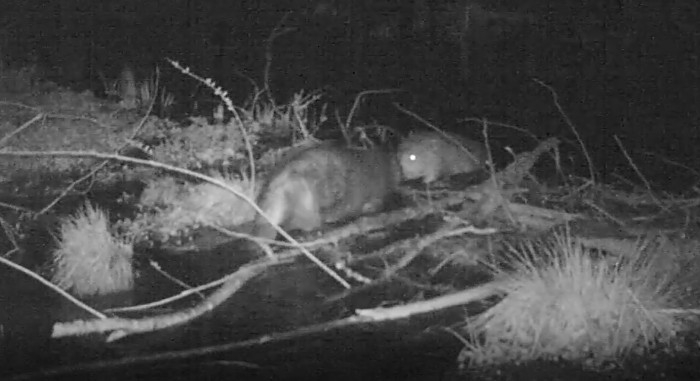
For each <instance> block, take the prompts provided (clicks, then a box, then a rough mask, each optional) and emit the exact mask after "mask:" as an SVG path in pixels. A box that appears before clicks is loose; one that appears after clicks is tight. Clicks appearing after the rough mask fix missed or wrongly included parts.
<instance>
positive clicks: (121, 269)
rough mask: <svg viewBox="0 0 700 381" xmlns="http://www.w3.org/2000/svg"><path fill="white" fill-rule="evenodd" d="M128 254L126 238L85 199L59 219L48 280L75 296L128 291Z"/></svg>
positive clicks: (129, 247) (130, 268)
mask: <svg viewBox="0 0 700 381" xmlns="http://www.w3.org/2000/svg"><path fill="white" fill-rule="evenodd" d="M132 256H133V248H132V244H131V242H130V240H128V239H125V238H123V237H119V236H118V235H116V234H115V233H114V232H113V231H112V229H111V228H110V222H109V217H108V215H107V213H106V212H105V211H103V210H102V209H100V208H98V207H93V206H92V205H90V204H89V203H88V204H86V205H85V206H84V207H83V208H81V209H80V210H78V211H77V212H76V213H75V214H74V215H72V216H69V217H66V218H64V219H63V221H62V222H61V229H60V235H59V242H58V247H57V248H56V249H55V250H54V252H53V257H54V263H53V264H54V265H53V276H52V281H53V283H54V284H56V285H57V286H59V287H61V288H63V289H66V290H70V291H71V292H72V293H74V294H75V295H78V296H93V295H105V294H110V293H115V292H120V291H128V290H130V289H131V287H132V286H133V283H134V270H133V265H132Z"/></svg>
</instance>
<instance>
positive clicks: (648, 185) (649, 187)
mask: <svg viewBox="0 0 700 381" xmlns="http://www.w3.org/2000/svg"><path fill="white" fill-rule="evenodd" d="M613 138H614V139H615V142H617V145H618V146H619V147H620V150H621V151H622V154H623V155H625V158H626V159H627V161H628V162H629V163H630V166H631V167H632V169H634V172H635V173H636V174H637V176H639V178H640V179H641V180H642V182H643V183H644V186H645V187H646V188H647V192H649V196H651V199H652V200H654V202H656V205H657V206H659V207H661V208H664V206H663V205H661V202H660V201H659V200H658V199H657V198H656V197H655V196H654V192H653V191H652V190H651V184H649V181H647V179H646V177H644V175H643V174H642V172H641V171H640V170H639V168H638V167H637V165H636V164H634V161H633V160H632V158H631V157H630V155H629V154H628V153H627V150H626V149H625V146H623V145H622V141H620V138H618V137H617V135H613Z"/></svg>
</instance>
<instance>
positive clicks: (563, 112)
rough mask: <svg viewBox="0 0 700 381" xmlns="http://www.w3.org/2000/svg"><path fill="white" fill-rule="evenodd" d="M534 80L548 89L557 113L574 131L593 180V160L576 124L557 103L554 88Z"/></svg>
mask: <svg viewBox="0 0 700 381" xmlns="http://www.w3.org/2000/svg"><path fill="white" fill-rule="evenodd" d="M534 81H535V82H536V83H537V84H539V85H540V86H543V87H544V88H546V89H547V90H549V92H550V93H551V94H552V99H553V100H554V105H555V106H556V108H557V110H558V111H559V114H561V116H562V117H563V118H564V121H565V122H566V124H567V125H568V126H569V127H570V128H571V130H572V131H573V132H574V135H575V136H576V139H577V140H578V143H579V145H580V146H581V150H583V154H584V155H586V160H587V161H588V172H589V176H590V177H591V181H594V182H595V168H594V166H593V160H592V159H591V155H589V154H588V149H587V148H586V145H585V144H584V143H583V139H582V138H581V135H579V133H578V130H577V129H576V126H575V125H574V123H573V122H572V121H571V119H570V118H569V116H568V115H567V114H566V112H565V111H564V108H563V107H562V105H561V104H560V103H559V95H558V94H557V92H556V91H554V89H553V88H552V87H551V86H549V85H547V84H546V83H544V82H542V81H540V80H539V79H537V78H535V79H534Z"/></svg>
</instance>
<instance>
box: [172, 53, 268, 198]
mask: <svg viewBox="0 0 700 381" xmlns="http://www.w3.org/2000/svg"><path fill="white" fill-rule="evenodd" d="M166 60H167V61H168V62H170V64H171V65H173V66H174V67H175V68H176V69H178V70H180V72H182V73H183V74H185V75H188V76H190V77H192V78H194V79H196V80H198V81H199V82H201V83H203V84H205V85H206V86H207V87H209V88H210V89H212V91H214V94H216V95H217V96H218V97H219V98H221V100H222V101H223V102H224V104H226V108H227V109H228V110H229V111H231V113H233V116H234V117H235V118H236V122H238V126H239V128H240V130H241V134H243V141H245V147H246V150H247V151H248V160H249V165H250V177H251V183H252V184H253V187H255V175H256V173H255V172H256V171H255V160H254V157H253V146H252V145H251V144H250V138H248V132H247V131H246V130H245V128H244V126H243V120H242V119H241V116H240V115H239V114H238V110H236V107H234V106H233V102H232V101H231V98H229V97H228V92H227V91H224V90H223V89H222V88H221V87H219V86H217V85H216V83H214V81H213V80H212V79H211V78H206V79H205V78H202V77H200V76H198V75H197V74H194V73H192V72H191V71H190V69H189V68H185V67H183V66H181V65H180V64H179V63H178V62H177V61H173V60H171V59H170V58H166Z"/></svg>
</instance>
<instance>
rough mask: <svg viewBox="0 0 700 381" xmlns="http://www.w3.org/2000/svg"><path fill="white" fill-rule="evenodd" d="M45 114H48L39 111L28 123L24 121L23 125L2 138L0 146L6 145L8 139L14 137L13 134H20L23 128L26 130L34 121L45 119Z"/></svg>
mask: <svg viewBox="0 0 700 381" xmlns="http://www.w3.org/2000/svg"><path fill="white" fill-rule="evenodd" d="M45 116H46V114H44V113H39V114H37V115H36V116H35V117H33V118H32V119H30V120H29V121H28V122H27V123H24V124H23V125H21V126H19V127H18V128H17V129H16V130H14V131H12V132H10V133H9V134H7V135H6V136H5V137H3V138H2V139H0V147H2V146H4V145H5V143H7V141H8V140H10V138H12V137H13V136H15V135H17V134H19V133H20V132H22V130H24V129H25V128H27V127H29V126H31V125H32V124H33V123H34V122H36V121H38V120H39V119H43V118H44V117H45Z"/></svg>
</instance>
